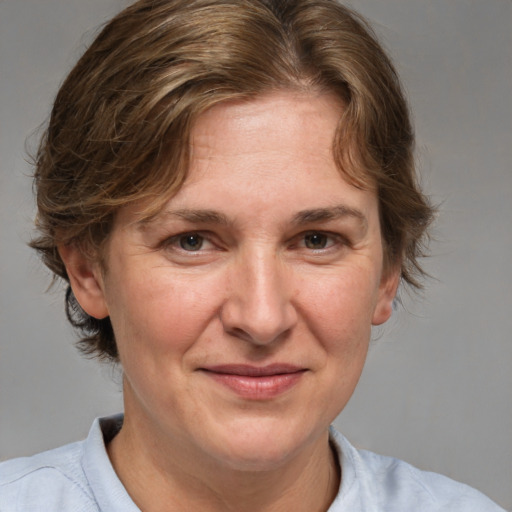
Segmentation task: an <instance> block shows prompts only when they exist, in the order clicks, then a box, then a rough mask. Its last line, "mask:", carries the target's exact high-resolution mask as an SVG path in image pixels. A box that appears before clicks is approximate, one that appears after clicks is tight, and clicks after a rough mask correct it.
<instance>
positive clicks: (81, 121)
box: [31, 0, 432, 360]
mask: <svg viewBox="0 0 512 512" xmlns="http://www.w3.org/2000/svg"><path fill="white" fill-rule="evenodd" d="M279 89H295V90H297V89H300V90H320V91H322V90H325V91H330V92H334V93H335V94H337V95H338V97H340V99H342V101H343V102H344V105H345V110H344V113H343V115H342V118H341V120H340V124H339V128H338V131H337V134H336V137H335V141H334V145H333V151H334V155H335V157H336V159H337V161H338V163H339V167H340V171H341V172H343V173H344V175H345V177H346V178H347V179H349V180H350V182H351V183H353V184H354V185H356V186H359V187H363V188H364V187H368V186H375V187H376V189H377V192H378V198H379V206H380V218H381V229H382V233H383V240H384V246H385V247H384V253H385V263H386V264H387V265H395V266H396V265H401V277H402V280H403V281H405V282H406V283H408V284H410V285H412V286H413V287H420V286H421V284H420V282H419V280H418V277H420V276H421V275H422V270H421V267H420V265H419V263H418V257H420V256H422V255H423V252H422V251H423V240H424V238H425V235H426V228H427V226H428V224H429V222H430V220H431V217H432V208H431V206H430V205H429V204H428V201H427V199H426V198H425V196H424V195H423V194H422V193H421V191H420V189H419V187H418V185H417V183H416V174H415V169H414V158H413V146H414V135H413V130H412V127H411V122H410V116H409V109H408V106H407V103H406V101H405V98H404V94H403V91H402V88H401V86H400V82H399V79H398V77H397V74H396V72H395V69H394V67H393V65H392V63H391V62H390V59H389V58H388V56H387V55H386V53H385V52H384V51H383V49H382V48H381V46H380V45H379V43H378V42H377V39H376V37H375V35H374V34H373V32H372V30H371V28H370V27H369V26H368V24H367V23H366V22H365V21H364V20H363V19H362V18H361V17H360V16H359V15H358V14H356V13H354V12H353V11H351V10H349V9H348V8H346V7H344V6H342V5H340V4H339V3H338V2H337V1H335V0H140V1H138V2H136V3H134V4H133V5H131V6H130V7H128V8H127V9H125V10H124V11H122V12H121V13H120V14H118V15H117V16H116V17H115V18H114V19H112V20H111V21H110V22H109V23H108V24H107V25H106V26H105V27H104V28H103V30H102V31H101V33H100V34H99V35H98V37H97V38H96V39H95V41H94V42H93V43H92V45H91V46H90V47H89V49H88V50H87V51H86V52H85V54H84V55H83V56H82V58H81V59H80V60H79V61H78V63H77V64H76V66H75V67H74V69H73V70H72V71H71V73H70V74H69V76H68V77H67V79H66V80H65V82H64V83H63V85H62V87H61V88H60V91H59V92H58V95H57V97H56V100H55V104H54V107H53V110H52V114H51V118H50V121H49V125H48V128H47V130H46V132H45V135H44V136H43V138H42V141H41V144H40V147H39V150H38V153H37V157H36V171H35V188H36V191H37V205H38V215H37V228H38V230H39V236H38V237H37V238H35V239H34V240H33V241H32V243H31V245H32V247H34V248H35V249H37V250H38V251H40V253H41V254H42V258H43V260H44V263H45V264H46V265H47V266H48V267H49V268H50V269H51V270H52V271H53V272H54V274H56V275H57V276H60V277H62V278H63V279H65V280H68V276H67V274H66V269H65V266H64V264H63V262H62V260H61V258H60V256H59V253H58V250H57V247H58V246H61V245H66V244H72V243H75V244H80V245H81V246H82V247H84V248H85V249H86V250H89V251H91V254H96V255H99V254H101V248H102V246H103V244H104V242H105V241H106V240H107V238H108V235H109V232H110V229H111V226H112V221H113V218H114V215H115V213H116V211H117V210H118V209H119V208H120V207H122V206H124V205H127V204H129V203H131V202H133V201H139V200H145V201H146V202H148V203H149V204H151V211H149V210H148V211H147V212H145V213H146V214H147V215H151V214H152V213H155V212H156V211H158V209H159V208H160V207H161V206H162V205H163V204H164V203H165V202H166V201H167V200H168V199H169V198H170V197H172V195H173V194H175V193H176V191H177V190H178V189H179V187H180V186H181V184H182V183H183V182H184V180H185V178H186V175H187V167H188V142H189V135H190V130H191V128H192V126H193V123H194V120H195V119H196V118H197V116H198V115H200V114H201V113H202V112H204V111H205V110H206V109H208V108H210V107H211V106H213V105H215V104H217V103H219V102H222V101H226V100H231V99H244V98H247V99H250V98H252V97H255V96H257V95H260V94H263V93H265V92H269V91H272V90H279ZM67 313H68V317H69V319H70V320H71V322H72V323H73V325H75V327H77V328H79V329H80V330H81V332H82V340H81V347H82V349H83V350H84V351H85V352H87V353H89V354H96V355H100V356H103V357H106V358H111V359H113V360H117V357H118V356H117V348H116V343H115V339H114V333H113V331H112V327H111V325H110V320H109V319H108V318H106V319H103V320H97V319H94V318H91V317H89V316H88V315H86V314H85V312H83V311H82V310H81V308H80V306H79V305H78V303H77V302H76V299H75V298H74V296H73V293H72V291H71V289H69V288H68V293H67Z"/></svg>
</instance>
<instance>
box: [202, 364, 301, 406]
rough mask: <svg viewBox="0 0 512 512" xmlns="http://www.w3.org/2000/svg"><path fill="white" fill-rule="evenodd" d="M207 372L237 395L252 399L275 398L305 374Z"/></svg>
mask: <svg viewBox="0 0 512 512" xmlns="http://www.w3.org/2000/svg"><path fill="white" fill-rule="evenodd" d="M205 373H206V374H207V375H208V376H209V377H211V378H212V379H213V380H215V381H216V382H218V383H220V384H222V385H223V386H225V387H227V388H229V389H230V390H231V391H234V392H235V393H236V394H237V395H239V396H241V397H243V398H246V399H251V400H269V399H271V398H275V397H277V396H279V395H281V394H283V393H284V392H286V391H288V390H289V389H291V388H292V387H294V386H295V385H296V384H297V383H298V382H299V380H300V379H301V378H302V376H303V375H304V371H299V372H293V373H280V374H276V375H264V376H259V377H252V376H247V375H233V374H229V373H218V372H210V371H208V372H205Z"/></svg>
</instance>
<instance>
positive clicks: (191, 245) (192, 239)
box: [178, 233, 204, 251]
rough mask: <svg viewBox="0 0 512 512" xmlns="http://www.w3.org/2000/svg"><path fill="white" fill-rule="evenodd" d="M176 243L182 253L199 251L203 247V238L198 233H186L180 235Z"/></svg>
mask: <svg viewBox="0 0 512 512" xmlns="http://www.w3.org/2000/svg"><path fill="white" fill-rule="evenodd" d="M178 241H179V244H180V247H181V248H182V249H183V250H184V251H199V249H201V248H202V247H203V243H204V237H202V236H201V235H199V234H198V233H187V234H185V235H181V236H180V237H179V240H178Z"/></svg>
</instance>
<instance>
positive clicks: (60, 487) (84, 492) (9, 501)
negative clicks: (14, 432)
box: [0, 442, 97, 512]
mask: <svg viewBox="0 0 512 512" xmlns="http://www.w3.org/2000/svg"><path fill="white" fill-rule="evenodd" d="M82 454H83V442H80V443H73V444H70V445H66V446H63V447H61V448H57V449H55V450H50V451H47V452H43V453H40V454H37V455H34V456H32V457H23V458H19V459H13V460H9V461H6V462H3V463H1V464H0V510H1V511H2V512H25V511H28V510H30V511H31V512H39V511H41V512H43V511H44V512H53V511H55V512H57V511H62V510H73V511H80V512H93V511H96V510H97V507H96V506H95V502H94V497H93V495H92V492H91V490H90V488H89V486H88V484H87V479H86V478H85V475H84V472H83V469H82V464H81V459H82Z"/></svg>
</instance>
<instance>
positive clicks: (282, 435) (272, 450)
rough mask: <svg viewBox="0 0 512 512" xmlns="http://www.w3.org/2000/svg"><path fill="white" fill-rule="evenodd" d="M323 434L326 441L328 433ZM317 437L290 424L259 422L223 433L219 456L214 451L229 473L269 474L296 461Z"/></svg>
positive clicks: (318, 436)
mask: <svg viewBox="0 0 512 512" xmlns="http://www.w3.org/2000/svg"><path fill="white" fill-rule="evenodd" d="M276 423H277V424H276ZM324 431H325V437H326V439H327V435H328V431H327V429H325V430H324ZM315 434H316V435H315ZM320 437H322V436H321V433H320V434H318V432H316V433H315V432H314V431H311V430H308V429H304V428H301V427H300V426H298V425H296V426H295V428H294V427H293V424H291V422H286V423H285V424H283V422H275V421H272V420H270V421H269V420H265V419H259V420H254V421H252V422H251V423H250V424H249V425H247V424H245V425H242V424H240V425H237V427H236V429H235V428H231V429H226V430H224V435H223V436H222V438H223V439H222V440H220V443H219V444H217V446H218V447H222V453H219V452H218V451H217V450H215V451H217V457H218V459H220V460H222V462H223V463H224V464H225V465H227V466H228V467H229V468H230V469H232V470H237V471H258V472H261V471H273V470H276V469H279V468H280V467H281V466H283V465H285V464H286V463H287V462H289V461H290V460H292V459H293V458H296V457H297V456H298V455H299V454H300V452H301V451H304V452H307V451H308V448H311V447H312V445H313V444H315V441H316V440H318V439H319V438H320ZM211 441H212V439H210V442H211Z"/></svg>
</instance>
